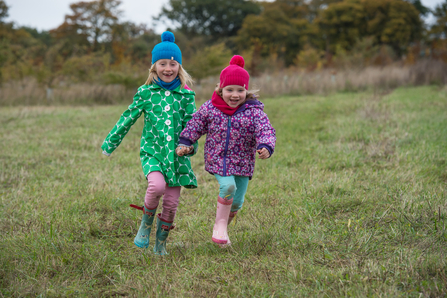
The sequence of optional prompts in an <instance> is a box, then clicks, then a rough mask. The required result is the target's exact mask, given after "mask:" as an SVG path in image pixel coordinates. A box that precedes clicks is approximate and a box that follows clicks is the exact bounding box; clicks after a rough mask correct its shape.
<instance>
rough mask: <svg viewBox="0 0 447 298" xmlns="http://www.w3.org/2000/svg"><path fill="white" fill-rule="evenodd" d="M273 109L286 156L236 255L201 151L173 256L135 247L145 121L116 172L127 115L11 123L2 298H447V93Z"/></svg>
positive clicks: (299, 102) (261, 173) (260, 187)
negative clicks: (109, 141)
mask: <svg viewBox="0 0 447 298" xmlns="http://www.w3.org/2000/svg"><path fill="white" fill-rule="evenodd" d="M263 102H264V103H265V104H266V112H267V113H268V115H269V117H270V120H271V122H272V124H273V125H274V127H275V128H276V129H277V137H278V139H277V149H276V152H275V154H274V155H273V156H272V158H270V159H268V160H265V161H263V160H258V161H257V166H256V170H255V176H254V178H253V180H252V181H251V182H250V184H249V188H248V192H247V195H246V200H245V204H244V207H243V209H242V210H241V211H240V212H239V214H238V217H237V219H236V220H235V221H234V224H233V223H232V224H231V226H230V236H231V239H232V242H233V245H232V246H231V247H230V248H228V249H220V248H219V247H217V246H216V245H214V244H213V243H212V242H211V233H212V226H213V223H214V216H215V203H216V196H217V194H218V185H217V182H216V181H215V179H214V177H212V176H211V175H209V174H207V173H205V171H204V170H203V166H204V164H203V151H202V150H201V151H200V153H199V154H198V155H197V156H196V157H194V158H193V159H192V162H193V165H194V169H195V173H196V175H197V177H198V181H199V188H198V189H195V190H186V189H183V190H182V196H181V202H180V205H179V210H178V213H177V218H176V226H177V227H176V228H175V229H174V230H173V231H172V232H171V234H170V236H169V240H168V241H169V242H168V251H169V252H170V254H169V255H168V256H165V257H159V256H155V255H153V254H152V253H151V249H149V250H147V251H145V250H142V249H139V248H137V247H136V246H135V245H134V244H133V238H134V236H135V235H136V232H137V229H138V226H139V223H140V219H141V212H140V211H138V210H135V209H131V208H129V207H128V205H129V204H142V200H143V196H144V193H145V190H146V181H145V179H144V177H143V174H142V170H141V168H140V163H139V155H138V150H139V137H140V133H141V129H142V120H143V119H140V120H139V121H138V122H137V123H136V125H135V127H133V128H132V130H131V131H130V132H129V134H128V135H127V137H126V138H125V139H124V141H123V143H122V144H121V146H120V147H119V148H118V149H117V150H116V151H115V152H114V154H113V155H112V156H111V157H110V158H107V157H105V156H103V155H102V154H101V152H100V146H101V144H102V141H103V139H104V138H105V136H106V135H107V133H108V132H109V130H110V129H112V127H113V125H114V124H115V122H116V121H117V120H118V117H119V115H120V114H121V112H122V111H123V110H124V109H125V106H100V107H88V108H87V107H86V108H83V107H76V108H72V107H15V108H1V109H0V124H1V125H0V140H1V141H0V195H1V199H0V256H1V257H0V296H1V297H109V296H124V297H296V296H298V297H305V296H313V297H346V296H352V297H399V296H400V297H443V296H446V295H447V266H446V265H447V233H446V223H445V221H446V219H447V189H446V188H447V187H446V182H447V88H445V87H444V88H439V87H418V88H402V89H396V90H394V91H393V92H391V93H388V94H378V93H377V94H374V93H372V92H365V93H337V94H333V95H328V96H300V97H282V98H276V99H264V100H263ZM201 146H203V139H202V140H201ZM202 148H203V147H202ZM153 242H154V239H153V238H151V246H150V248H152V245H153Z"/></svg>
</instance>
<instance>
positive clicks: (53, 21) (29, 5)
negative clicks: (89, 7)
mask: <svg viewBox="0 0 447 298" xmlns="http://www.w3.org/2000/svg"><path fill="white" fill-rule="evenodd" d="M4 1H5V2H6V5H7V6H8V7H9V10H8V13H9V17H8V18H7V19H6V21H8V22H14V23H15V24H16V25H18V26H29V27H32V28H36V29H38V30H39V31H40V30H50V29H54V28H57V27H58V26H59V25H61V24H62V23H63V22H64V16H65V15H66V14H70V13H71V10H70V4H71V3H76V2H80V1H77V0H4ZM371 1H372V0H371ZM442 2H443V0H422V4H424V5H425V6H427V7H429V8H434V7H435V6H436V5H437V4H440V3H442ZM167 3H169V0H122V4H121V6H120V8H121V9H122V10H123V11H124V15H123V18H122V19H121V20H126V21H132V22H133V23H136V24H141V23H144V24H147V26H148V27H149V28H152V29H154V30H155V32H156V33H158V34H160V33H162V32H163V31H164V30H166V26H165V25H161V24H159V25H158V27H155V25H154V24H153V22H152V17H154V16H157V15H158V14H159V13H160V11H161V8H162V7H163V6H165V5H166V4H167ZM430 21H431V19H429V20H428V22H430Z"/></svg>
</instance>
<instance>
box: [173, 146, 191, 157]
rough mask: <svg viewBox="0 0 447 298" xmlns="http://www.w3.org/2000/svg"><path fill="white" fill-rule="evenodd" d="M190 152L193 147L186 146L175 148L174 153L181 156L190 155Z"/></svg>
mask: <svg viewBox="0 0 447 298" xmlns="http://www.w3.org/2000/svg"><path fill="white" fill-rule="evenodd" d="M192 150H194V147H193V146H190V147H187V146H183V145H180V146H178V147H177V149H175V153H176V154H177V155H178V156H183V155H186V154H189V153H191V152H192Z"/></svg>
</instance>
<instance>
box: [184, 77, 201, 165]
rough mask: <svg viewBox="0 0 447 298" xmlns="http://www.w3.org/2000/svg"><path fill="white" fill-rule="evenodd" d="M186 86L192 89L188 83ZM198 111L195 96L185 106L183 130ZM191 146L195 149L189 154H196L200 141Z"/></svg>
mask: <svg viewBox="0 0 447 298" xmlns="http://www.w3.org/2000/svg"><path fill="white" fill-rule="evenodd" d="M185 88H186V89H188V90H191V89H189V87H188V86H186V85H185ZM196 112H197V108H196V102H195V100H194V97H193V98H192V101H190V102H188V103H187V105H186V107H185V116H184V117H183V120H182V131H183V130H184V129H185V127H186V126H187V124H188V122H189V121H190V120H191V119H192V117H193V115H194V113H196ZM179 143H182V142H181V137H180V139H179ZM182 144H183V143H182ZM188 144H189V143H188ZM184 145H186V144H184ZM189 146H193V148H194V150H193V151H192V152H191V153H190V154H188V155H187V156H194V155H196V153H197V151H198V150H199V144H198V142H193V143H192V144H189Z"/></svg>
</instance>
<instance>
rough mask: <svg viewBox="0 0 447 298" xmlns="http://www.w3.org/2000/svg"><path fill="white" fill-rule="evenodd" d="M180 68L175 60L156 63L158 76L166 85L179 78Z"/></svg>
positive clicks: (163, 60)
mask: <svg viewBox="0 0 447 298" xmlns="http://www.w3.org/2000/svg"><path fill="white" fill-rule="evenodd" d="M179 67H180V64H179V63H178V62H177V61H175V60H169V59H160V60H158V61H157V62H155V71H156V72H157V76H158V78H159V79H160V80H162V81H163V82H165V83H170V82H172V81H173V80H174V79H175V78H176V77H177V75H178V70H179Z"/></svg>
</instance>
